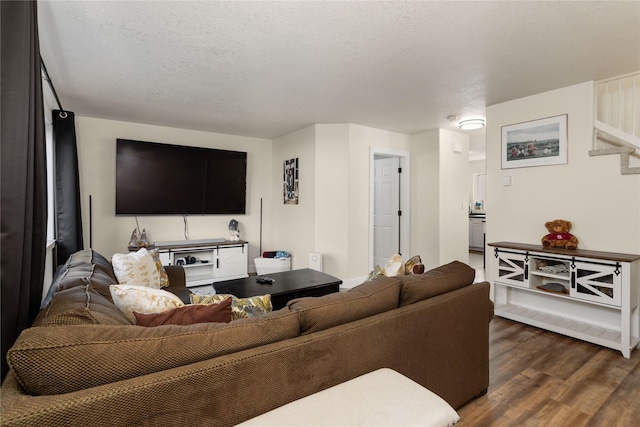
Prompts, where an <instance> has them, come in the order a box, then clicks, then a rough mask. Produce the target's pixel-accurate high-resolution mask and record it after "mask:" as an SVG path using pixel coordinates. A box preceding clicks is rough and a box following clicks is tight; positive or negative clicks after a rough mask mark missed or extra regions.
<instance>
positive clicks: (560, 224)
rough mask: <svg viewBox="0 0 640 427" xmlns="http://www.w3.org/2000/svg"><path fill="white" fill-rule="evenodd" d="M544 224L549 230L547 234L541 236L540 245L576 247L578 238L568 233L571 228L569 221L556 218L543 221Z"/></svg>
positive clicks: (547, 246) (546, 246)
mask: <svg viewBox="0 0 640 427" xmlns="http://www.w3.org/2000/svg"><path fill="white" fill-rule="evenodd" d="M544 226H545V227H546V228H547V230H549V234H547V235H546V236H544V237H543V238H542V246H544V247H545V248H565V249H577V248H578V239H577V238H576V236H574V235H573V234H571V233H569V231H570V230H571V222H569V221H565V220H563V219H556V220H554V221H549V222H547V223H545V224H544Z"/></svg>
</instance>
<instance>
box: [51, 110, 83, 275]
mask: <svg viewBox="0 0 640 427" xmlns="http://www.w3.org/2000/svg"><path fill="white" fill-rule="evenodd" d="M53 144H54V146H55V153H56V154H55V158H56V260H57V261H56V262H57V265H61V264H64V263H65V262H66V261H67V258H69V255H71V254H72V253H74V252H77V251H79V250H80V249H82V248H83V244H82V215H81V211H80V180H79V178H78V150H77V147H76V128H75V120H74V114H73V113H72V112H70V111H60V110H53Z"/></svg>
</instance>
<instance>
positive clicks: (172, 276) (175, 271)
mask: <svg viewBox="0 0 640 427" xmlns="http://www.w3.org/2000/svg"><path fill="white" fill-rule="evenodd" d="M164 270H165V271H166V272H167V276H169V284H170V285H171V287H174V286H186V279H185V275H184V268H182V266H181V265H165V266H164Z"/></svg>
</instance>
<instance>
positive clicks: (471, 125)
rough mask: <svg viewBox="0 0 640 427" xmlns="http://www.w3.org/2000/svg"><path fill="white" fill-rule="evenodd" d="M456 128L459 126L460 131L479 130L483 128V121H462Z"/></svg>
mask: <svg viewBox="0 0 640 427" xmlns="http://www.w3.org/2000/svg"><path fill="white" fill-rule="evenodd" d="M458 126H460V129H462V130H472V129H480V128H481V127H483V126H484V120H483V119H469V120H463V121H461V122H460V123H458Z"/></svg>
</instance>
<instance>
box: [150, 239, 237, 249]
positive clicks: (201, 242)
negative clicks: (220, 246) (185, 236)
mask: <svg viewBox="0 0 640 427" xmlns="http://www.w3.org/2000/svg"><path fill="white" fill-rule="evenodd" d="M224 242H226V239H224V238H219V239H199V240H170V241H165V242H155V243H154V245H155V247H156V248H161V247H163V246H180V245H194V244H195V245H209V244H211V245H215V244H216V243H224Z"/></svg>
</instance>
